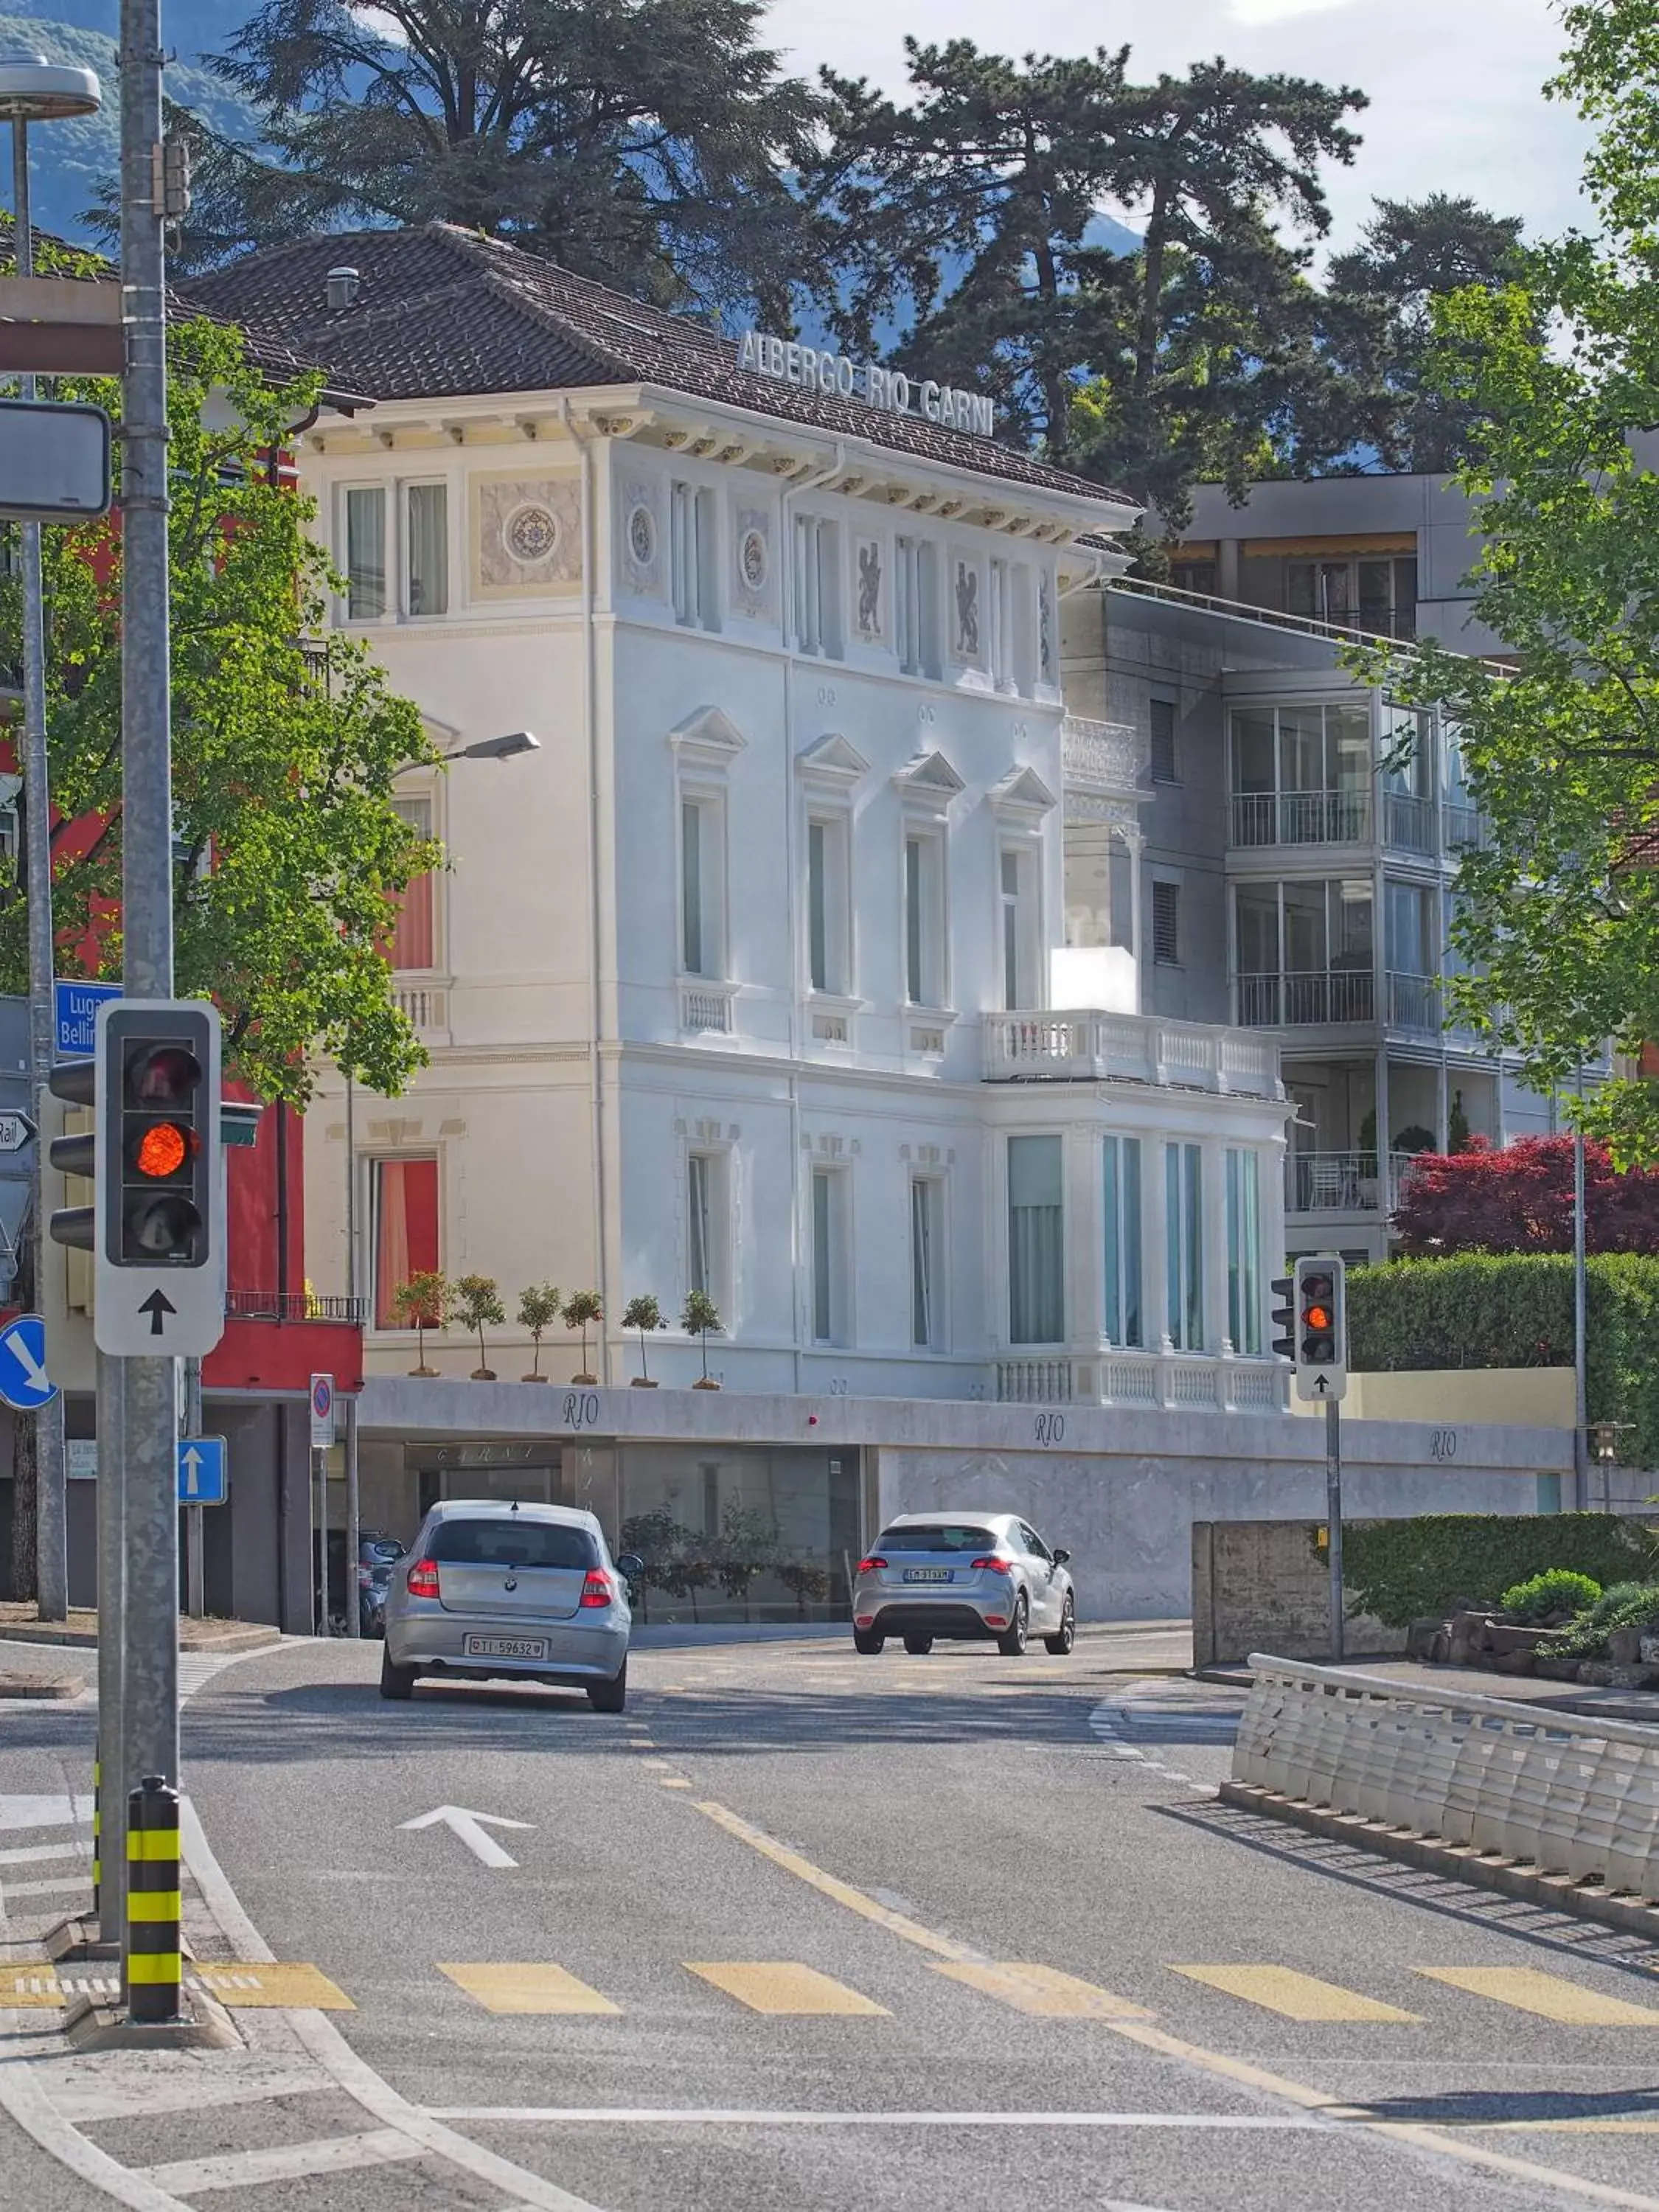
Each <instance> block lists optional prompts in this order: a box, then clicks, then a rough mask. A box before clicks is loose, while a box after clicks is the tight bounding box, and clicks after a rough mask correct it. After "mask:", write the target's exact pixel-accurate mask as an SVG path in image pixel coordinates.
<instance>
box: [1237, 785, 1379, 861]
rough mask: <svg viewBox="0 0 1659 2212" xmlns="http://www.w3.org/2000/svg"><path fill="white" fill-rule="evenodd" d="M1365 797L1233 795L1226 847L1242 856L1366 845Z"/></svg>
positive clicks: (1356, 793)
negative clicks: (1265, 850)
mask: <svg viewBox="0 0 1659 2212" xmlns="http://www.w3.org/2000/svg"><path fill="white" fill-rule="evenodd" d="M1371 820H1372V814H1371V795H1370V792H1369V791H1366V790H1364V789H1363V788H1360V789H1352V790H1346V791H1236V792H1234V793H1233V794H1232V811H1231V823H1230V832H1229V834H1230V839H1231V843H1233V844H1234V845H1236V846H1238V847H1241V848H1244V849H1245V850H1260V849H1261V848H1262V847H1263V846H1268V845H1369V844H1370V842H1371Z"/></svg>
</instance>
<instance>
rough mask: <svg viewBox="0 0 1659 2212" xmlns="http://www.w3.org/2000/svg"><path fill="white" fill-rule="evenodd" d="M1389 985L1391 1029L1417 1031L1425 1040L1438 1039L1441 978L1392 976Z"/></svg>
mask: <svg viewBox="0 0 1659 2212" xmlns="http://www.w3.org/2000/svg"><path fill="white" fill-rule="evenodd" d="M1388 981H1389V1028H1390V1029H1396V1030H1416V1031H1417V1032H1418V1034H1419V1036H1439V1034H1440V1030H1441V1020H1440V978H1439V977H1438V976H1437V975H1395V974H1390V975H1389V979H1388Z"/></svg>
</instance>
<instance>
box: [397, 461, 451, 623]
mask: <svg viewBox="0 0 1659 2212" xmlns="http://www.w3.org/2000/svg"><path fill="white" fill-rule="evenodd" d="M404 607H405V608H406V610H407V611H408V612H409V613H410V614H411V615H445V614H447V613H448V612H449V490H448V487H447V485H445V484H441V483H424V484H407V485H405V486H404Z"/></svg>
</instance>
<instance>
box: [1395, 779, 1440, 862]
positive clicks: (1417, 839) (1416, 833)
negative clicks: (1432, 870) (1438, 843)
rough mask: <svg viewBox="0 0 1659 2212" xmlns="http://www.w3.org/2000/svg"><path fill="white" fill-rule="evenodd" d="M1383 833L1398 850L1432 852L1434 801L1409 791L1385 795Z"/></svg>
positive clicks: (1396, 850) (1400, 851)
mask: <svg viewBox="0 0 1659 2212" xmlns="http://www.w3.org/2000/svg"><path fill="white" fill-rule="evenodd" d="M1383 834H1384V836H1385V838H1386V841H1387V842H1388V843H1389V845H1390V846H1391V847H1392V848H1394V850H1395V852H1398V853H1432V852H1433V850H1434V801H1433V800H1432V799H1416V798H1413V795H1412V794H1411V793H1410V792H1407V791H1385V792H1384V793H1383Z"/></svg>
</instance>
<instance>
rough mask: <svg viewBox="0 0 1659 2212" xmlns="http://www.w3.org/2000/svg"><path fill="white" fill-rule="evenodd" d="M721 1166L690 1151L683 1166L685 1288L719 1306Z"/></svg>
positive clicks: (716, 1160)
mask: <svg viewBox="0 0 1659 2212" xmlns="http://www.w3.org/2000/svg"><path fill="white" fill-rule="evenodd" d="M719 1182H720V1161H719V1160H718V1159H717V1158H713V1157H711V1156H710V1155H709V1154H708V1153H707V1152H692V1153H690V1155H689V1156H688V1157H687V1159H686V1163H685V1216H686V1222H685V1226H686V1237H685V1254H686V1265H685V1286H686V1288H687V1290H689V1291H705V1292H706V1293H707V1294H708V1297H711V1298H713V1299H714V1301H715V1302H716V1304H718V1303H719V1300H720V1295H721V1292H722V1290H723V1288H724V1285H722V1284H721V1283H720V1282H719V1280H718V1279H717V1278H718V1274H719V1269H718V1267H717V1255H718V1249H719V1248H718V1246H717V1243H716V1241H715V1239H716V1235H717V1233H718V1232H717V1221H718V1217H719V1208H718V1205H717V1200H718V1196H719Z"/></svg>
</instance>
